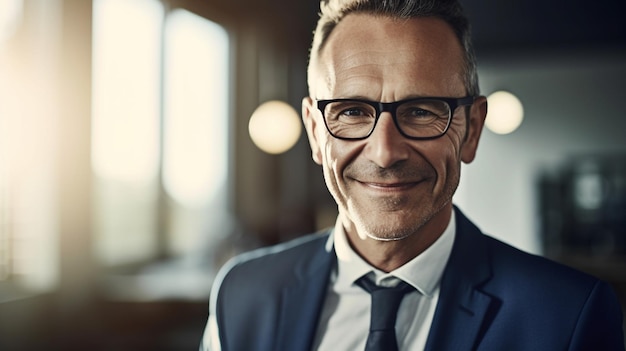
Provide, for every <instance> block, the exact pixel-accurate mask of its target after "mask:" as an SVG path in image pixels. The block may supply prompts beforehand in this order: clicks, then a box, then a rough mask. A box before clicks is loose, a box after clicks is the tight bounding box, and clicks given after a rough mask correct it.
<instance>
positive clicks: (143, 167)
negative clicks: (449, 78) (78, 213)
mask: <svg viewBox="0 0 626 351" xmlns="http://www.w3.org/2000/svg"><path fill="white" fill-rule="evenodd" d="M93 45H94V49H93V56H94V66H93V72H94V81H93V87H94V88H93V129H92V134H93V148H92V156H93V169H94V174H95V185H96V186H95V191H96V193H95V204H94V211H95V213H94V214H95V215H94V217H95V219H96V221H97V222H96V230H97V236H98V238H97V241H96V243H97V244H96V246H97V247H96V249H97V253H98V257H99V259H100V260H101V262H102V263H103V264H104V265H105V266H119V265H125V264H135V263H139V262H146V261H149V260H152V259H154V258H157V257H177V256H183V255H188V254H191V253H193V252H195V251H197V250H198V248H200V247H202V246H203V245H202V244H201V243H202V242H204V243H206V242H208V241H209V240H210V239H209V238H207V235H210V233H211V231H207V228H211V227H216V226H218V225H219V222H220V221H223V220H224V218H225V215H226V213H227V205H226V204H227V203H228V198H227V197H228V192H227V189H228V186H227V179H228V178H227V175H228V159H227V157H228V142H229V138H228V134H229V128H228V114H229V109H228V107H229V72H230V69H229V59H228V58H229V40H228V35H227V32H226V31H225V30H224V28H222V27H221V26H219V25H218V24H216V23H214V22H211V21H209V20H207V19H205V18H203V17H200V16H198V15H195V14H193V13H191V12H189V11H186V10H182V9H175V10H172V11H169V12H165V10H164V7H163V5H162V3H161V2H159V1H156V0H140V1H139V0H138V1H127V0H97V1H95V2H94V43H93Z"/></svg>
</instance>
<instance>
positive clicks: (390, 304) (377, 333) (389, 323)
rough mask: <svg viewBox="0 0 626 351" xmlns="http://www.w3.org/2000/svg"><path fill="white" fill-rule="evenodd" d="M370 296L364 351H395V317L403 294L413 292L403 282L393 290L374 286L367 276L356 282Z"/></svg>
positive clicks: (396, 347) (396, 344) (396, 346)
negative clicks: (370, 307) (370, 310)
mask: <svg viewBox="0 0 626 351" xmlns="http://www.w3.org/2000/svg"><path fill="white" fill-rule="evenodd" d="M356 283H357V284H358V285H359V286H360V287H361V288H363V289H364V290H365V291H367V292H368V293H370V295H371V296H372V312H371V315H370V332H369V335H368V336H367V344H366V345H365V351H397V350H398V342H397V341H396V316H397V315H398V307H400V302H402V298H403V297H404V294H406V293H408V292H410V291H412V290H413V287H412V286H410V285H408V284H406V283H405V282H402V281H401V282H400V283H398V285H397V286H395V287H393V288H386V287H382V286H378V285H376V284H375V283H374V282H372V281H371V280H370V279H369V278H367V276H364V277H361V278H360V279H359V280H357V282H356Z"/></svg>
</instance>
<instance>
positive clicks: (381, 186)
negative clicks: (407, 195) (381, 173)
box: [357, 180, 420, 192]
mask: <svg viewBox="0 0 626 351" xmlns="http://www.w3.org/2000/svg"><path fill="white" fill-rule="evenodd" d="M357 182H358V183H359V184H361V185H363V186H364V187H366V188H369V189H372V190H376V191H383V192H402V191H407V190H410V189H412V188H414V187H415V186H417V185H418V184H419V183H420V181H415V182H404V181H403V182H366V181H360V180H357Z"/></svg>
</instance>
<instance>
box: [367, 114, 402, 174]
mask: <svg viewBox="0 0 626 351" xmlns="http://www.w3.org/2000/svg"><path fill="white" fill-rule="evenodd" d="M366 142H367V144H366V145H365V148H364V150H363V152H364V155H365V157H367V158H368V159H369V160H370V161H372V162H373V163H375V164H376V165H378V166H379V167H381V168H388V167H391V166H393V165H394V164H396V163H397V162H400V161H403V160H406V159H408V157H409V152H410V150H409V146H408V144H407V139H406V138H405V137H404V136H403V135H402V134H400V131H399V130H398V128H397V127H396V125H395V123H394V121H393V118H392V116H391V114H390V113H389V112H383V113H381V115H380V117H379V118H378V122H377V123H376V127H375V128H374V131H372V134H371V135H370V136H369V137H368V138H367V139H366Z"/></svg>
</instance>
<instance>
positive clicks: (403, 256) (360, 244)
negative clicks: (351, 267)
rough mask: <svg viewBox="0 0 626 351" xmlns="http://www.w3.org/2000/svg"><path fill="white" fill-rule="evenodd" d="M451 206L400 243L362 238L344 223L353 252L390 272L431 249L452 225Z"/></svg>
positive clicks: (349, 225) (351, 225) (348, 224)
mask: <svg viewBox="0 0 626 351" xmlns="http://www.w3.org/2000/svg"><path fill="white" fill-rule="evenodd" d="M451 215H452V207H451V206H450V208H449V209H447V210H446V209H443V210H441V211H439V213H437V214H436V215H435V216H433V218H431V219H430V220H428V222H426V223H425V224H424V225H422V226H421V227H420V228H419V229H418V230H417V231H415V232H414V233H413V234H411V235H408V236H407V237H405V238H403V239H400V240H393V241H381V240H376V239H373V238H371V237H368V236H359V234H358V232H357V230H356V228H355V226H354V224H353V223H351V222H350V223H344V229H345V232H346V236H347V239H348V242H349V243H350V246H351V247H352V249H353V250H354V251H355V252H356V253H357V254H359V256H361V257H362V258H363V259H364V260H365V261H367V262H368V263H369V264H370V265H372V266H373V267H376V268H377V269H379V270H381V271H383V272H386V273H389V272H391V271H393V270H395V269H397V268H399V267H401V266H403V265H404V264H406V263H407V262H409V261H411V260H412V259H413V258H415V257H417V256H419V255H420V254H421V253H422V252H424V251H425V250H426V249H428V248H429V247H430V246H431V245H432V244H433V243H434V242H435V241H437V239H439V237H441V235H442V234H443V232H444V231H445V229H446V227H447V226H448V224H449V222H450V216H451Z"/></svg>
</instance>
